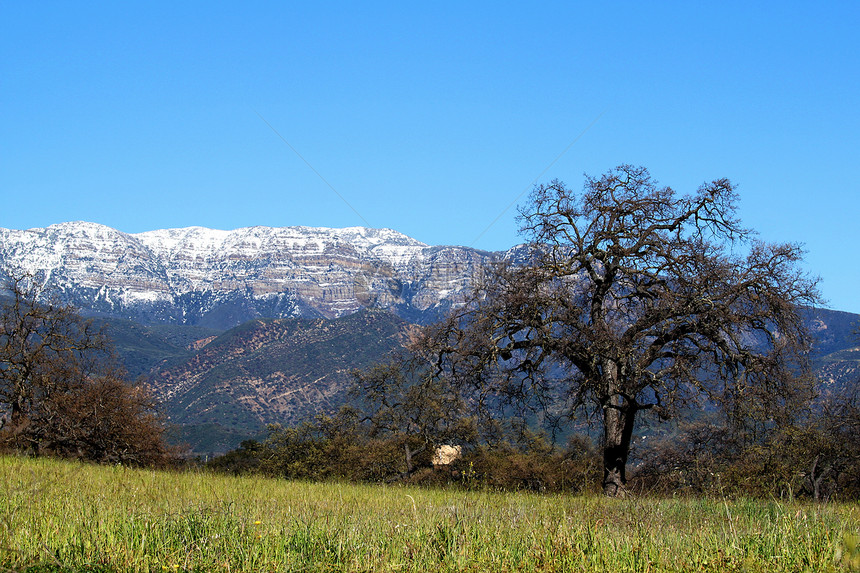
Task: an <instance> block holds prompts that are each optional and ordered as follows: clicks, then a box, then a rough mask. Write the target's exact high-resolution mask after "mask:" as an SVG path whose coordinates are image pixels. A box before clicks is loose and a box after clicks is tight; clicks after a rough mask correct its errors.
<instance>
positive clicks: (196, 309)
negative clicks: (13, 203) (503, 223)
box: [0, 222, 504, 328]
mask: <svg viewBox="0 0 860 573" xmlns="http://www.w3.org/2000/svg"><path fill="white" fill-rule="evenodd" d="M503 256H504V254H500V253H488V252H485V251H478V250H475V249H470V248H466V247H433V246H429V245H425V244H424V243H421V242H419V241H416V240H415V239H412V238H410V237H407V236H406V235H403V234H400V233H397V232H396V231H392V230H390V229H367V228H364V227H351V228H346V229H328V228H310V227H283V228H271V227H250V228H245V229H237V230H234V231H218V230H212V229H204V228H201V227H189V228H185V229H167V230H159V231H150V232H146V233H137V234H127V233H122V232H120V231H117V230H115V229H112V228H110V227H105V226H103V225H98V224H95V223H84V222H75V223H62V224H59V225H52V226H50V227H47V228H44V229H41V228H38V229H28V230H24V231H17V230H10V229H0V269H2V270H3V271H5V272H17V273H21V272H26V273H30V274H33V275H35V276H37V277H39V278H40V280H42V281H44V282H45V283H46V284H47V285H48V286H49V287H51V290H52V291H54V292H57V293H59V294H60V296H61V297H62V298H63V299H64V300H66V301H68V302H71V303H73V304H75V305H76V306H79V307H80V308H82V309H84V310H85V311H90V312H93V313H96V314H103V315H109V316H121V317H125V318H130V319H133V320H136V321H139V322H143V323H170V324H197V325H204V326H212V327H217V328H227V327H231V326H234V325H237V324H240V323H242V322H245V321H247V320H250V319H254V318H258V317H273V318H282V317H299V316H301V317H326V318H334V317H339V316H345V315H348V314H351V313H353V312H356V311H357V310H359V309H361V308H365V307H379V308H386V309H390V310H393V311H394V312H395V313H397V314H398V315H400V316H402V317H403V318H406V319H408V320H410V321H415V322H426V321H429V320H432V319H433V318H435V317H436V316H438V315H439V314H440V313H442V312H444V311H445V310H447V309H448V308H450V306H451V305H452V304H456V302H457V301H459V300H462V297H463V295H464V294H465V292H466V291H467V289H468V288H469V286H470V285H471V282H472V278H473V276H474V275H475V273H477V272H479V270H480V268H481V267H482V266H484V265H486V264H488V263H490V262H492V261H496V260H499V259H500V258H502V257H503Z"/></svg>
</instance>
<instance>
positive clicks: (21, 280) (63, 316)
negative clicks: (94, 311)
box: [0, 276, 172, 465]
mask: <svg viewBox="0 0 860 573" xmlns="http://www.w3.org/2000/svg"><path fill="white" fill-rule="evenodd" d="M41 294H42V293H41V291H40V289H39V287H38V286H37V285H36V282H35V280H34V278H33V277H29V276H19V277H12V278H11V279H10V280H9V283H8V285H7V288H6V292H5V298H4V299H2V300H0V413H2V420H0V447H3V448H4V449H7V450H12V451H18V452H25V453H30V454H33V455H56V456H62V457H72V458H80V459H87V460H92V461H97V462H105V463H125V464H133V465H152V464H162V463H166V462H168V461H170V460H171V459H172V453H171V452H170V451H169V449H168V447H167V446H166V445H165V444H164V442H163V440H162V433H163V426H162V424H161V421H160V419H159V418H158V416H157V415H156V410H155V405H156V404H155V401H154V399H153V397H152V395H151V394H150V393H149V391H148V390H147V389H146V388H145V387H143V386H142V385H130V384H128V383H127V382H126V381H125V379H124V376H123V374H124V373H123V371H122V370H121V369H120V368H119V367H118V366H117V363H116V361H115V359H114V356H113V353H112V349H111V345H110V341H109V340H108V339H107V338H106V337H105V336H104V334H103V333H102V331H100V330H97V329H94V328H93V325H92V323H91V322H90V321H86V320H84V319H82V318H81V317H80V316H79V315H78V314H77V313H76V312H75V310H74V309H73V308H71V307H69V306H67V305H62V304H57V303H53V302H50V301H48V302H43V301H41V300H40V295H41Z"/></svg>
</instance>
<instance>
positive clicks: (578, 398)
mask: <svg viewBox="0 0 860 573" xmlns="http://www.w3.org/2000/svg"><path fill="white" fill-rule="evenodd" d="M736 204H737V195H736V193H735V188H734V186H733V185H732V184H731V183H730V182H729V181H728V180H726V179H720V180H716V181H713V182H711V183H708V184H704V185H702V186H701V187H700V188H699V189H698V190H697V191H696V192H695V193H694V194H692V195H685V196H678V195H677V194H676V193H675V192H674V191H673V190H672V189H670V188H668V187H659V186H658V185H657V184H656V183H655V182H654V181H653V180H652V179H651V177H650V175H649V173H648V171H647V170H646V169H645V168H642V167H632V166H629V165H622V166H620V167H618V168H616V169H614V170H612V171H610V172H608V173H606V174H605V175H603V176H601V177H600V178H588V179H587V182H586V184H585V188H584V190H583V192H582V193H581V194H576V193H574V192H571V191H570V190H569V189H567V188H566V187H565V185H564V184H563V183H560V182H553V183H551V184H549V185H543V186H540V187H537V188H536V189H535V190H534V192H533V194H532V196H531V199H530V202H529V203H528V205H527V206H526V207H525V208H524V209H521V217H520V220H521V223H522V227H521V231H522V232H523V234H524V235H525V236H526V238H527V239H528V244H529V247H530V249H529V251H530V255H529V260H528V261H527V262H525V263H520V264H510V265H504V266H500V267H498V268H496V269H495V270H494V271H492V272H489V273H487V278H486V280H485V281H484V282H483V283H482V284H481V285H480V286H479V287H478V288H477V289H476V292H475V294H474V297H473V299H472V300H471V301H470V302H469V303H468V304H466V305H465V306H463V307H462V308H461V309H460V310H459V311H458V312H456V313H454V314H453V315H452V316H451V317H450V318H449V319H448V320H447V321H445V322H443V323H442V324H440V325H438V326H436V327H434V328H432V329H430V330H429V331H428V332H427V334H426V338H425V340H424V341H423V343H422V344H423V346H424V347H425V349H428V350H430V351H432V352H433V353H434V354H435V357H436V363H437V365H438V373H439V375H444V376H451V377H453V378H454V379H456V380H457V381H459V383H460V385H461V386H462V387H464V388H469V389H470V391H471V393H472V395H473V396H474V397H476V398H475V399H477V400H481V399H482V397H486V396H506V397H508V398H510V399H512V400H515V401H520V402H523V401H530V402H531V403H533V404H536V407H543V408H547V407H548V406H549V405H550V404H551V403H557V400H558V398H559V397H567V398H569V402H568V405H569V407H570V408H573V409H575V408H581V407H588V406H590V407H592V408H593V410H592V411H594V412H597V413H599V416H598V417H599V418H600V419H601V420H602V425H603V440H602V443H603V463H604V477H603V490H604V493H605V494H606V495H609V496H617V495H623V494H624V491H625V483H626V464H627V459H628V454H629V451H630V445H631V438H632V436H633V431H634V425H635V422H636V419H637V414H639V413H640V412H643V411H645V410H652V411H656V412H657V413H658V414H659V415H660V416H661V417H662V418H669V417H671V416H672V415H674V414H675V413H677V412H678V411H679V408H680V407H681V406H684V405H690V404H691V403H698V402H701V401H709V402H711V403H712V404H715V405H720V406H723V407H724V408H725V411H726V412H727V415H728V416H729V417H730V418H731V419H732V420H735V422H736V423H738V424H742V423H747V422H748V421H749V420H758V421H761V420H765V421H767V420H773V419H774V417H775V416H778V415H779V412H780V408H781V407H783V406H785V405H786V404H788V403H790V402H791V401H792V400H793V399H797V398H798V393H803V392H807V391H808V390H809V382H810V378H809V377H808V376H805V375H806V374H808V363H807V361H806V351H807V346H808V339H807V334H806V332H805V330H804V326H803V322H802V320H801V317H800V316H799V314H798V313H799V310H800V306H799V305H811V304H815V303H816V302H817V301H818V300H819V294H818V291H817V288H816V283H817V279H814V278H810V277H809V276H808V275H807V274H805V273H804V272H803V271H802V270H800V269H799V263H800V262H801V260H802V254H803V252H802V249H801V247H800V246H799V245H796V244H768V243H765V242H761V241H758V240H756V239H755V234H754V232H753V231H751V230H749V229H746V228H743V227H742V226H741V224H740V222H739V220H738V219H737V217H736ZM805 395H806V394H804V396H805ZM753 414H754V415H753Z"/></svg>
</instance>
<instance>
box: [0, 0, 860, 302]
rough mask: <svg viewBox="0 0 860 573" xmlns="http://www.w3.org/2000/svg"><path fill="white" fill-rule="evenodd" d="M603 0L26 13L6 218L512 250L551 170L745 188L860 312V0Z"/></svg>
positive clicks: (9, 20) (5, 28) (7, 119)
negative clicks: (357, 230) (370, 234)
mask: <svg viewBox="0 0 860 573" xmlns="http://www.w3.org/2000/svg"><path fill="white" fill-rule="evenodd" d="M597 4H598V3H596V2H588V3H586V2H581V3H576V2H544V3H529V5H528V6H526V3H521V5H519V6H518V5H514V4H513V3H510V4H506V3H500V2H434V3H426V2H425V3H414V2H390V3H379V2H365V3H358V2H356V3H346V2H344V3H340V2H334V3H329V2H242V3H238V2H236V3H221V2H169V3H168V2H157V1H156V2H111V3H99V2H78V3H72V2H51V3H46V2H4V3H2V5H0V192H2V206H0V227H6V228H15V229H25V228H30V227H42V226H47V225H50V224H53V223H58V222H62V221H70V220H86V221H94V222H98V223H103V224H105V225H109V226H112V227H115V228H118V229H120V230H122V231H126V232H139V231H145V230H151V229H157V228H166V227H184V226H191V225H201V226H206V227H212V228H218V229H233V228H238V227H245V226H251V225H269V226H287V225H310V226H328V227H343V226H354V225H365V224H366V223H365V222H367V223H369V224H370V225H371V226H374V227H390V228H393V229H396V230H398V231H401V232H403V233H406V234H408V235H410V236H413V237H415V238H417V239H419V240H421V241H424V242H427V243H430V244H461V245H471V246H475V247H479V248H484V249H490V250H497V249H504V248H507V247H509V246H511V245H513V244H515V243H517V242H518V236H517V233H516V228H517V225H516V223H515V221H514V215H515V209H510V210H508V211H506V212H505V211H504V210H505V208H506V207H507V206H508V205H510V204H511V203H512V202H514V203H517V202H520V203H521V202H522V201H523V200H524V199H525V197H526V195H523V196H522V197H521V194H522V193H523V192H524V191H527V190H528V189H530V188H531V184H532V182H533V181H534V180H535V179H536V178H537V179H538V181H539V182H546V181H549V180H550V179H553V178H558V179H561V180H563V181H565V182H567V183H568V184H569V185H570V186H571V187H573V188H575V189H579V188H581V186H582V181H583V179H582V176H583V173H588V174H592V175H599V174H600V173H602V172H604V171H606V170H607V169H609V168H611V167H613V166H615V165H617V164H619V163H632V164H641V165H645V166H647V167H648V168H649V169H650V170H651V173H652V174H653V175H654V177H655V178H657V179H658V180H659V181H660V182H661V183H663V184H667V185H670V186H672V187H673V188H675V189H676V190H678V191H680V192H688V191H693V190H694V189H695V188H696V187H697V186H698V185H699V184H701V183H702V182H704V181H706V180H712V179H715V178H718V177H728V178H730V179H731V180H732V181H733V182H735V183H737V184H738V186H739V192H740V194H741V198H742V202H741V217H742V219H743V221H744V223H745V224H746V225H748V226H750V227H754V228H756V229H758V230H759V232H760V233H761V237H762V238H763V239H765V240H769V241H796V242H802V243H804V244H805V245H806V248H807V249H808V255H807V261H806V268H807V269H808V270H809V271H810V272H811V273H813V274H816V275H820V276H821V277H822V285H821V286H822V291H823V293H824V295H825V296H826V297H827V298H828V299H829V301H830V306H831V307H833V308H838V309H841V310H848V311H853V312H860V297H858V284H860V265H858V257H857V252H858V245H860V225H858V224H857V215H858V212H860V198H858V197H860V183H858V177H857V173H856V172H857V168H858V167H860V35H858V30H860V4H858V3H855V2H829V3H811V2H810V3H796V2H763V3H759V2H748V1H747V2H721V3H707V4H705V3H698V2H696V3H692V2H672V3H652V2H611V3H609V2H607V3H600V4H601V6H597ZM258 114H259V115H258ZM260 116H262V117H263V118H265V121H266V122H268V123H269V124H271V125H272V126H273V127H274V128H275V129H277V131H278V132H279V133H280V134H281V136H283V138H284V139H285V140H286V141H287V142H288V143H289V145H291V146H293V147H294V148H295V150H297V151H298V152H299V153H300V154H301V156H303V157H304V159H305V160H307V163H309V164H310V165H311V166H312V167H313V169H312V168H311V167H309V166H308V165H307V164H306V163H305V162H304V161H303V160H302V159H301V158H300V157H299V156H298V155H297V154H296V153H294V152H293V150H292V149H291V148H290V147H289V146H288V145H287V144H285V143H284V141H282V140H281V139H280V138H279V137H278V136H277V135H276V134H275V133H274V132H273V131H272V129H270V127H269V126H268V125H267V124H266V123H265V122H264V121H263V119H261V118H260ZM571 144H572V145H571ZM565 150H567V151H566V152H565ZM562 152H565V153H563V155H562V156H561V157H560V158H559V159H558V160H557V161H556V162H555V163H554V164H552V165H550V164H551V163H552V162H553V160H555V159H556V158H557V157H558V156H559V154H562ZM548 167H549V168H548ZM547 168H548V169H547ZM314 170H316V172H318V173H319V174H320V175H321V176H322V177H323V178H324V179H325V181H327V182H328V183H329V184H330V185H331V187H333V188H334V189H335V190H336V191H337V193H339V194H340V195H342V196H343V197H344V198H345V199H346V201H348V203H349V204H350V205H351V206H352V207H353V208H354V210H355V211H353V209H351V208H350V207H349V206H347V204H345V203H344V202H343V201H342V200H341V199H340V198H339V197H338V195H337V194H336V193H335V192H334V191H332V189H331V188H330V187H329V186H328V185H327V184H326V183H325V182H324V181H323V180H322V179H321V178H320V177H319V176H318V175H317V174H316V173H315V172H314ZM518 198H519V201H518ZM356 212H357V213H358V214H356ZM497 217H499V218H498V220H497V221H496V222H495V223H493V221H494V220H495V219H496V218H497Z"/></svg>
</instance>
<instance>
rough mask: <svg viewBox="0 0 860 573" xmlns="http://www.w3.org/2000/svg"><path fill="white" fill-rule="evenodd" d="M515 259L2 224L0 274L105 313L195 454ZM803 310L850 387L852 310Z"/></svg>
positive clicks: (320, 382) (290, 236)
mask: <svg viewBox="0 0 860 573" xmlns="http://www.w3.org/2000/svg"><path fill="white" fill-rule="evenodd" d="M523 254H524V251H523V248H522V247H515V248H513V249H510V250H509V251H505V252H486V251H480V250H476V249H472V248H468V247H456V246H455V247H434V246H428V245H425V244H423V243H421V242H419V241H416V240H415V239H412V238H410V237H407V236H406V235H403V234H400V233H398V232H396V231H392V230H390V229H367V228H363V227H352V228H347V229H328V228H310V227H284V228H270V227H251V228H245V229H237V230H235V231H217V230H211V229H204V228H201V227H191V228H186V229H168V230H160V231H150V232H146V233H137V234H126V233H122V232H120V231H117V230H115V229H111V228H109V227H105V226H103V225H97V224H94V223H81V222H78V223H63V224H59V225H52V226H50V227H47V228H44V229H29V230H25V231H16V230H8V229H0V271H3V272H6V273H17V274H19V275H20V274H21V273H28V274H30V275H32V276H35V277H37V278H39V279H40V280H41V281H42V282H43V284H45V285H46V287H47V288H48V291H49V292H51V293H53V294H56V295H58V296H59V297H60V298H61V300H63V301H65V302H68V303H71V304H74V305H75V306H77V307H78V308H80V309H81V312H82V313H84V314H87V315H89V316H92V317H94V319H95V320H98V321H102V322H104V323H106V325H107V328H108V333H109V334H110V336H111V338H112V339H113V340H114V342H115V344H116V348H117V350H118V354H119V355H120V357H121V358H122V360H123V362H124V364H125V366H126V368H127V370H128V371H129V374H130V375H131V376H133V377H139V376H143V377H144V378H146V379H147V380H148V381H149V383H150V384H151V386H152V387H153V389H154V390H155V391H156V393H157V395H158V396H159V397H160V398H161V399H162V401H163V404H164V407H165V411H166V413H167V415H168V416H169V418H170V420H171V421H172V422H173V423H174V424H176V425H177V428H178V433H177V435H176V439H177V440H178V441H184V442H187V443H189V444H191V446H192V448H193V449H194V450H195V451H196V452H199V453H202V452H212V451H215V452H217V451H225V450H227V449H230V448H233V447H235V446H237V445H238V443H239V442H240V441H241V440H242V439H245V438H247V437H250V436H252V435H254V434H255V433H256V432H259V431H260V429H261V428H262V427H263V426H264V425H265V424H267V423H283V424H293V423H297V422H300V421H302V420H306V419H309V418H311V417H312V416H313V415H315V414H319V413H324V412H329V411H332V410H334V409H336V408H337V407H338V406H339V405H341V404H343V403H344V402H345V401H346V400H347V398H348V397H347V389H348V387H349V384H350V382H351V380H352V375H351V372H352V371H353V370H354V369H360V368H365V367H367V366H369V365H370V364H372V363H374V362H377V361H379V360H381V359H383V358H384V357H385V355H386V354H388V353H390V352H392V351H395V350H397V349H399V348H402V346H403V344H404V343H405V341H406V340H407V339H408V337H409V335H410V332H412V331H413V330H414V329H415V325H417V324H426V323H430V322H432V321H434V320H435V319H436V318H438V317H440V316H442V315H443V314H445V313H446V312H447V311H448V310H449V309H450V308H451V307H452V306H453V305H456V304H458V303H459V302H461V301H462V300H463V297H464V296H465V295H466V293H467V292H468V291H469V289H470V287H471V285H472V283H473V281H474V278H475V277H476V276H478V274H479V273H480V272H481V270H482V269H483V268H484V267H485V266H486V265H490V264H493V263H496V262H499V261H517V260H521V257H522V256H523ZM806 313H807V314H806V320H807V324H808V325H809V327H810V331H811V332H812V333H813V334H814V335H815V337H816V341H817V343H816V349H815V357H814V358H815V364H816V366H817V370H818V373H819V377H820V380H821V387H822V389H823V390H825V391H826V390H827V389H828V388H832V387H838V386H839V385H842V384H847V383H851V384H854V383H857V380H858V377H860V341H858V336H857V334H856V327H857V323H858V320H860V316H858V315H854V314H850V313H845V312H839V311H832V310H825V309H815V310H808V311H806Z"/></svg>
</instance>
